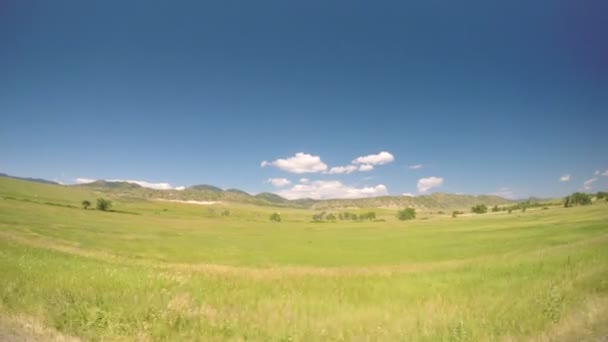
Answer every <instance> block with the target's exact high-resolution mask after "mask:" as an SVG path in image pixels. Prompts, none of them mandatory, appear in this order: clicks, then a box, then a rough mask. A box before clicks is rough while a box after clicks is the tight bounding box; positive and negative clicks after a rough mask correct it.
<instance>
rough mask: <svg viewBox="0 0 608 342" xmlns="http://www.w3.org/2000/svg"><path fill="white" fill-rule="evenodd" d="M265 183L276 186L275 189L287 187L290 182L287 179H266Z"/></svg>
mask: <svg viewBox="0 0 608 342" xmlns="http://www.w3.org/2000/svg"><path fill="white" fill-rule="evenodd" d="M266 183H270V184H272V185H274V186H276V187H277V188H281V187H284V186H288V185H289V184H291V181H290V180H289V179H287V178H268V180H267V181H266Z"/></svg>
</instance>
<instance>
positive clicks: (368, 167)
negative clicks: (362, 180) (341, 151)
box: [359, 164, 374, 172]
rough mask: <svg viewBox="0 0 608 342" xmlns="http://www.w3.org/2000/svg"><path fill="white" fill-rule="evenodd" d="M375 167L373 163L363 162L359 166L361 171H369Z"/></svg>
mask: <svg viewBox="0 0 608 342" xmlns="http://www.w3.org/2000/svg"><path fill="white" fill-rule="evenodd" d="M373 169H374V165H371V164H363V165H361V166H359V171H361V172H367V171H371V170H373Z"/></svg>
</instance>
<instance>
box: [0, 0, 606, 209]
mask: <svg viewBox="0 0 608 342" xmlns="http://www.w3.org/2000/svg"><path fill="white" fill-rule="evenodd" d="M607 7H608V5H607V4H606V2H605V1H585V2H584V3H582V2H580V1H556V0H551V1H548V0H547V1H534V2H530V1H508V2H507V1H504V2H493V1H465V2H449V3H447V2H445V1H410V2H407V1H375V2H367V1H305V2H293V1H260V2H253V1H214V2H207V1H192V2H189V1H181V2H173V1H61V0H60V1H52V2H50V1H4V2H2V4H0V42H1V43H2V44H0V61H1V63H0V80H1V82H0V120H1V121H0V172H6V173H9V174H15V175H20V176H34V177H43V178H48V179H55V180H58V181H61V182H63V183H67V184H69V183H74V182H76V179H78V178H86V179H123V180H142V181H148V182H151V183H169V184H170V185H171V186H173V187H177V186H188V185H193V184H200V183H209V184H214V185H217V186H220V187H224V188H228V187H236V188H241V189H244V190H246V191H249V192H254V193H255V192H261V191H278V192H279V193H281V194H283V195H286V196H290V197H298V196H304V195H311V196H316V197H332V196H339V197H343V196H347V197H348V196H351V197H352V196H372V195H377V194H384V193H389V194H392V195H400V194H403V193H412V194H419V193H432V192H434V191H443V192H457V193H471V194H480V193H500V194H504V195H507V196H512V197H527V196H531V195H535V196H561V195H564V194H566V193H569V192H572V191H576V190H579V189H585V183H584V182H585V181H590V180H592V179H595V181H591V182H588V183H587V184H586V185H587V190H589V191H595V190H598V189H606V188H608V176H602V173H605V171H606V170H607V169H608V144H606V128H607V127H608V45H607V44H606V43H605V33H606V32H608V24H607V23H606V21H605V13H606V10H607V9H608V8H607ZM383 151H384V152H388V153H389V154H390V155H391V156H392V160H391V161H390V162H383V163H382V164H378V163H376V164H373V163H372V164H365V163H358V162H353V161H355V160H356V159H357V158H359V157H365V156H373V155H377V154H379V153H380V152H383ZM298 153H300V154H298ZM297 154H298V155H297ZM297 156H304V157H297ZM309 157H310V158H312V159H310V158H309ZM315 157H318V159H319V162H320V163H321V164H324V165H326V169H323V168H322V167H320V166H319V165H320V164H319V163H317V164H315V161H316V159H315ZM290 158H292V159H290ZM370 158H371V157H370ZM380 159H382V158H380ZM389 159H390V158H389ZM280 160H283V161H284V162H281V161H280ZM311 160H312V162H311ZM369 160H374V159H373V158H372V159H368V161H369ZM262 161H267V163H266V164H265V165H266V166H265V167H262V166H261V163H262ZM286 163H287V164H286ZM290 163H291V164H290ZM298 163H304V165H307V166H306V167H311V169H310V170H309V171H311V170H313V171H314V172H305V173H294V172H293V170H294V169H293V168H290V167H289V166H286V165H292V164H294V165H303V164H298ZM306 163H308V164H306ZM277 165H283V167H282V168H281V167H278V166H277ZM349 165H350V166H349ZM362 165H371V167H373V169H371V170H370V167H369V166H366V167H364V168H363V169H361V166H362ZM412 165H421V167H419V168H416V169H412V168H410V166H412ZM355 166H356V167H357V170H356V171H354V169H353V167H355ZM332 167H344V169H336V170H341V171H344V172H343V173H336V171H335V170H334V172H330V170H331V168H332ZM300 171H301V170H300ZM346 171H348V172H349V173H347V172H346ZM596 171H599V173H598V174H595V173H596ZM565 175H569V177H564V179H566V178H569V180H568V181H560V178H561V177H563V176H565ZM607 175H608V173H607ZM431 177H435V178H431ZM301 178H306V179H307V180H306V179H305V180H303V181H302V182H301V181H300V180H301ZM271 179H275V180H274V181H269V180H271ZM276 179H286V180H288V181H289V182H290V183H289V184H286V183H287V182H285V181H284V180H279V181H277V180H276ZM421 179H426V180H424V181H422V188H421V187H420V186H419V185H420V180H421ZM438 179H441V181H439V180H438ZM273 183H274V185H273ZM277 185H281V186H277ZM428 185H435V186H434V187H430V188H428ZM421 189H422V190H424V191H421Z"/></svg>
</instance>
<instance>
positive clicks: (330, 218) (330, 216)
mask: <svg viewBox="0 0 608 342" xmlns="http://www.w3.org/2000/svg"><path fill="white" fill-rule="evenodd" d="M325 219H326V220H327V221H335V220H336V215H334V214H332V213H329V214H327V216H325Z"/></svg>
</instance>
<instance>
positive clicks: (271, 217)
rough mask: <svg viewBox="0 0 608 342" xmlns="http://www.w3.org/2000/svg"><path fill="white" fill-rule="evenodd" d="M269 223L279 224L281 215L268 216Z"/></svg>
mask: <svg viewBox="0 0 608 342" xmlns="http://www.w3.org/2000/svg"><path fill="white" fill-rule="evenodd" d="M270 221H274V222H281V214H279V213H276V212H275V213H272V215H270Z"/></svg>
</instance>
